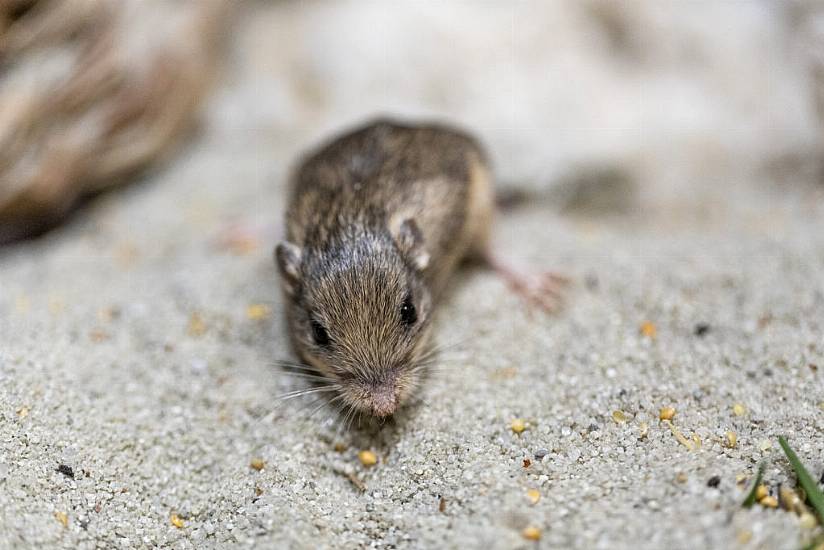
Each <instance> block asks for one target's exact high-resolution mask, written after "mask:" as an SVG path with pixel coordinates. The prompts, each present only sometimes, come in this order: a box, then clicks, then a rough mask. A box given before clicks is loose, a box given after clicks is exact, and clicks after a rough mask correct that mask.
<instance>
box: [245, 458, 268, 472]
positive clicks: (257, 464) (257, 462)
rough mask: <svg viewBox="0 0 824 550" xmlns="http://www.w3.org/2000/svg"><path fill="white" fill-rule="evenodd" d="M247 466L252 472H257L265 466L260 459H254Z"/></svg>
mask: <svg viewBox="0 0 824 550" xmlns="http://www.w3.org/2000/svg"><path fill="white" fill-rule="evenodd" d="M249 466H250V467H251V468H252V469H253V470H257V471H258V472H259V471H261V470H262V469H263V467H264V466H266V463H265V462H264V461H263V459H262V458H257V457H255V458H253V459H252V461H251V462H249Z"/></svg>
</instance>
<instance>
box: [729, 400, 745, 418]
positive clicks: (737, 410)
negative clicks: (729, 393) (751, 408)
mask: <svg viewBox="0 0 824 550" xmlns="http://www.w3.org/2000/svg"><path fill="white" fill-rule="evenodd" d="M732 414H734V415H735V416H744V415H745V414H747V407H745V406H744V405H743V404H741V403H736V404H735V405H733V406H732Z"/></svg>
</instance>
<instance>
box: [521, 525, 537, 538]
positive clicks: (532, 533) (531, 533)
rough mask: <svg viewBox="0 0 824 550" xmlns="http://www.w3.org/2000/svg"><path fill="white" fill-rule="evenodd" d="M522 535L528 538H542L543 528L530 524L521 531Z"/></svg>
mask: <svg viewBox="0 0 824 550" xmlns="http://www.w3.org/2000/svg"><path fill="white" fill-rule="evenodd" d="M521 536H522V537H524V538H525V539H526V540H541V530H540V529H538V528H537V527H532V526H529V527H527V528H526V529H524V530H523V531H521Z"/></svg>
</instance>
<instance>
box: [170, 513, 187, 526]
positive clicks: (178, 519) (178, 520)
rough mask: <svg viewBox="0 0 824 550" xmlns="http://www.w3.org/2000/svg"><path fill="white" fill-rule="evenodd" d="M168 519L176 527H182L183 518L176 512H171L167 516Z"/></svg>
mask: <svg viewBox="0 0 824 550" xmlns="http://www.w3.org/2000/svg"><path fill="white" fill-rule="evenodd" d="M169 521H170V522H172V525H174V526H175V527H177V528H178V529H183V525H184V523H183V519H181V517H180V516H178V515H177V514H172V515H171V516H170V517H169Z"/></svg>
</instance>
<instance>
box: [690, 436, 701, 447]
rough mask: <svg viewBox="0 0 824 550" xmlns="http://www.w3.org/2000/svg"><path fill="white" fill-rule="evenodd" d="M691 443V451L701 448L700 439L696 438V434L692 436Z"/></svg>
mask: <svg viewBox="0 0 824 550" xmlns="http://www.w3.org/2000/svg"><path fill="white" fill-rule="evenodd" d="M692 441H693V444H694V445H693V449H700V448H701V438H700V437H698V434H696V433H694V434H692Z"/></svg>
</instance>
